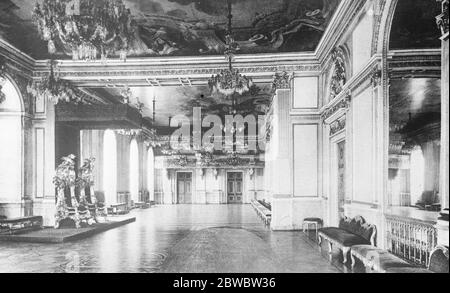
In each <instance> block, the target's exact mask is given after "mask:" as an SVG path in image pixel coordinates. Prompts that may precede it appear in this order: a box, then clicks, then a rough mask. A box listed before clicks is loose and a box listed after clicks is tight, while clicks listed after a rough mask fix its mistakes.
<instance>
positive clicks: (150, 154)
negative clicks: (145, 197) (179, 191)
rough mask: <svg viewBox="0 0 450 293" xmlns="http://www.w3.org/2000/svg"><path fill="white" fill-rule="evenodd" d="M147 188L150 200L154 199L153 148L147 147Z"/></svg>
mask: <svg viewBox="0 0 450 293" xmlns="http://www.w3.org/2000/svg"><path fill="white" fill-rule="evenodd" d="M147 189H148V192H149V196H150V200H151V201H154V200H155V157H154V153H153V148H149V149H148V151H147Z"/></svg>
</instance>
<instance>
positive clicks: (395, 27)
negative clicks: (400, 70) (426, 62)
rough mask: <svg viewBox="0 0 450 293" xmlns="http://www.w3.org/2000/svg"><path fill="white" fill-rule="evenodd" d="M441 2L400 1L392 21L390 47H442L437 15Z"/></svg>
mask: <svg viewBox="0 0 450 293" xmlns="http://www.w3.org/2000/svg"><path fill="white" fill-rule="evenodd" d="M440 13H441V7H440V3H439V2H438V1H430V0H400V1H398V4H397V7H396V10H395V15H394V19H393V21H392V28H391V36H390V49H428V48H440V46H441V41H440V39H439V37H440V36H441V33H440V31H439V29H438V27H437V25H436V16H437V15H439V14H440Z"/></svg>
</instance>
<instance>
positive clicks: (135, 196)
mask: <svg viewBox="0 0 450 293" xmlns="http://www.w3.org/2000/svg"><path fill="white" fill-rule="evenodd" d="M130 195H131V200H132V201H133V202H134V203H136V202H140V199H139V148H138V144H137V141H136V140H135V139H133V140H132V141H131V143H130Z"/></svg>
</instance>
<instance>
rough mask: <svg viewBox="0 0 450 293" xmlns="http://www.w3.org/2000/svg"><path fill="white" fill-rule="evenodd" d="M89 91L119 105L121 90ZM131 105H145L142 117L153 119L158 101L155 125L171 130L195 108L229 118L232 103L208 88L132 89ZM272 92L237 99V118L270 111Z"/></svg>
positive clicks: (264, 88)
mask: <svg viewBox="0 0 450 293" xmlns="http://www.w3.org/2000/svg"><path fill="white" fill-rule="evenodd" d="M89 91H91V92H93V93H95V94H97V95H99V96H102V97H105V98H108V99H110V100H114V101H116V102H119V101H120V100H121V95H120V92H121V89H119V88H94V89H89ZM131 92H132V98H131V99H130V103H131V104H132V105H135V104H136V102H137V101H138V100H139V102H141V103H143V104H144V109H143V116H144V117H149V118H151V117H153V97H154V98H155V113H156V115H155V121H156V125H158V126H168V125H169V119H170V118H171V117H174V116H176V115H185V116H187V117H192V112H193V108H194V107H201V108H202V114H203V115H207V114H215V115H218V116H220V117H222V118H223V117H224V116H225V115H228V114H230V112H231V111H232V101H231V100H230V99H227V98H226V97H225V96H223V95H221V94H218V93H213V94H212V93H211V92H210V89H209V87H208V86H191V87H155V88H150V87H133V88H131ZM271 97H272V92H271V85H270V84H258V85H257V86H254V87H253V88H251V90H250V91H249V92H248V93H245V94H243V95H242V96H238V98H237V106H236V107H235V110H236V112H237V114H241V115H242V116H244V117H245V116H246V115H248V114H253V115H255V116H257V115H263V114H265V113H266V111H267V110H268V108H269V105H270V102H271Z"/></svg>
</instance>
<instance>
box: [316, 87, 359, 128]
mask: <svg viewBox="0 0 450 293" xmlns="http://www.w3.org/2000/svg"><path fill="white" fill-rule="evenodd" d="M351 101H352V96H351V94H350V93H349V92H347V94H346V95H345V96H343V98H342V99H339V101H338V102H337V103H335V104H333V105H332V106H330V107H329V108H327V109H326V110H325V111H324V112H323V113H322V120H323V121H325V122H326V123H328V122H327V120H329V118H330V117H332V116H333V115H335V114H336V113H337V112H338V111H339V110H347V109H348V108H350V105H351Z"/></svg>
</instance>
